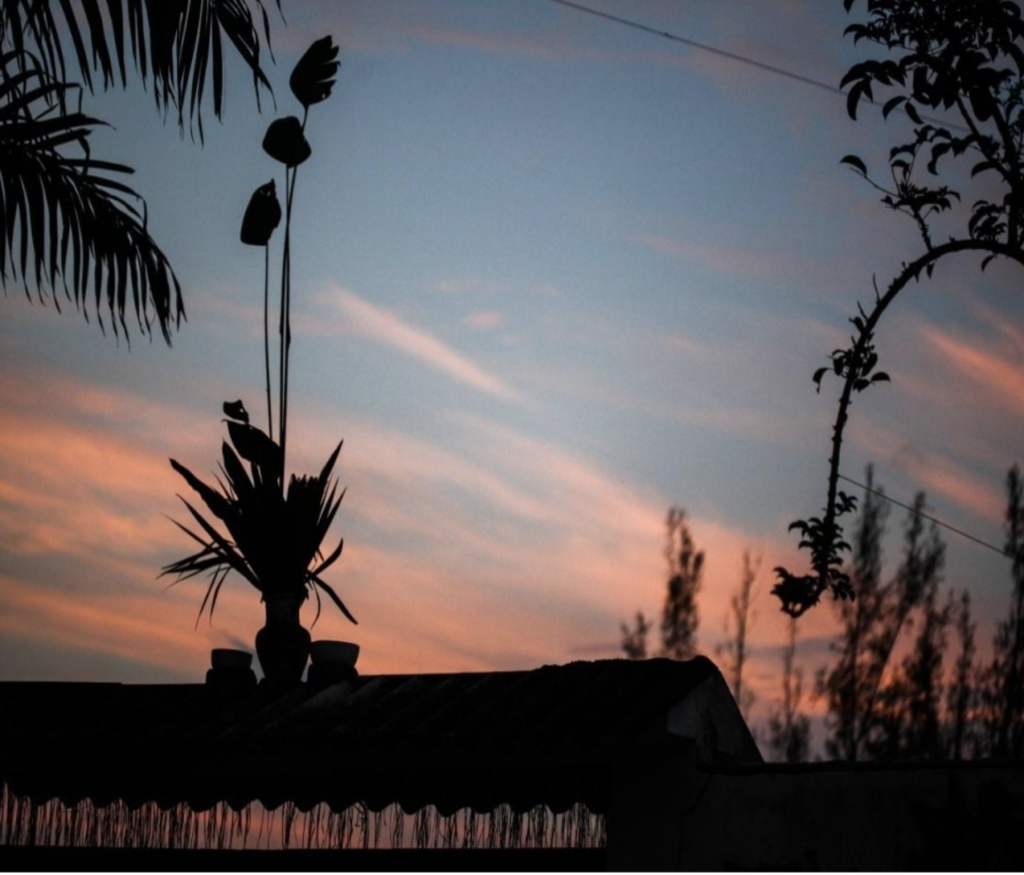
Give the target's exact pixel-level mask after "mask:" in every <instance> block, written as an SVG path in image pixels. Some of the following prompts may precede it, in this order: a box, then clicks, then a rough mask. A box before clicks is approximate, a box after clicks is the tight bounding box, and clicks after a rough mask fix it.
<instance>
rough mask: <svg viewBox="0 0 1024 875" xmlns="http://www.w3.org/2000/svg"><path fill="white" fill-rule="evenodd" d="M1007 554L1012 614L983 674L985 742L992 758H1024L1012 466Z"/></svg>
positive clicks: (1018, 498) (1021, 561) (1018, 513)
mask: <svg viewBox="0 0 1024 875" xmlns="http://www.w3.org/2000/svg"><path fill="white" fill-rule="evenodd" d="M1006 491H1007V506H1006V552H1007V553H1008V554H1009V555H1010V556H1012V557H1014V558H1013V565H1012V566H1011V578H1012V581H1013V592H1012V595H1011V598H1010V610H1009V611H1008V613H1007V616H1006V618H1005V619H1004V620H1002V621H1001V622H1000V623H999V625H998V627H997V629H996V635H995V640H994V641H993V656H992V663H991V665H990V666H989V670H988V673H987V678H986V680H987V683H986V690H985V699H986V704H987V706H988V707H987V709H986V710H987V723H988V740H989V744H990V746H991V748H992V753H993V754H994V755H995V756H998V757H1001V758H1006V757H1013V758H1014V759H1020V758H1021V757H1022V756H1024V490H1022V484H1021V474H1020V468H1019V467H1017V466H1016V465H1014V467H1013V468H1011V469H1010V473H1009V474H1008V475H1007V479H1006Z"/></svg>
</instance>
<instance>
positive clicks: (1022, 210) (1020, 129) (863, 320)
mask: <svg viewBox="0 0 1024 875" xmlns="http://www.w3.org/2000/svg"><path fill="white" fill-rule="evenodd" d="M856 4H857V0H843V5H844V6H845V8H846V10H847V12H849V11H850V10H852V9H853V7H854V6H855V5H856ZM866 5H867V12H868V20H867V21H865V22H856V23H853V24H851V25H850V26H849V27H847V29H846V34H847V35H850V36H852V37H853V39H854V42H855V43H857V42H859V41H860V40H866V41H868V42H871V43H874V44H876V45H879V46H881V47H883V48H884V49H886V50H888V51H889V52H890V53H891V54H892V55H894V56H895V57H894V58H887V59H884V60H877V59H872V60H867V61H863V62H861V63H858V64H855V65H854V66H853V67H851V68H850V70H849V71H848V72H847V74H846V76H844V77H843V80H842V83H841V86H842V87H844V88H845V87H847V86H848V87H849V91H848V92H847V111H848V113H849V115H850V117H851V118H853V119H856V117H857V110H858V107H859V105H860V102H861V101H862V100H863V99H865V98H866V99H868V100H870V101H872V102H873V101H874V100H875V89H876V88H877V87H879V86H881V87H884V88H889V89H894V90H895V91H896V92H897V93H896V94H895V95H894V96H892V97H890V98H889V99H888V100H886V101H885V103H884V104H883V107H882V114H883V116H884V117H885V118H888V117H889V116H890V115H891V114H892V113H893V112H894V111H895V110H897V109H899V110H901V111H902V112H903V113H904V114H905V115H906V116H907V117H908V118H909V119H910V121H911V122H912V123H913V125H914V128H913V138H912V139H910V140H908V141H907V142H905V143H902V144H899V145H897V146H895V147H893V148H892V149H891V150H890V152H889V168H888V171H889V176H890V178H891V183H890V182H885V183H882V182H880V181H878V180H877V179H876V178H875V177H873V176H872V175H871V174H870V173H869V171H868V167H867V165H866V163H865V162H864V161H863V160H862V159H861V158H860V157H858V156H857V155H847V156H846V157H844V158H843V159H842V161H841V162H840V163H842V164H845V165H847V166H849V167H850V168H851V169H852V170H853V172H855V173H856V174H858V175H859V176H861V177H862V178H863V179H865V180H866V181H867V182H868V184H869V185H871V186H872V187H873V188H874V189H875V190H876V191H878V192H879V193H881V195H882V197H881V202H882V204H883V205H884V206H885V207H887V208H888V209H890V210H893V211H894V212H897V213H900V214H902V215H905V216H907V217H909V218H910V219H911V220H912V221H913V222H914V224H915V226H916V228H917V230H918V233H919V235H920V237H921V240H922V242H923V244H924V253H923V254H921V255H919V256H918V257H917V258H916V259H915V260H913V261H911V262H909V263H906V262H905V263H904V264H903V266H902V267H901V269H900V272H899V273H898V274H897V276H896V277H895V278H894V279H893V280H892V281H891V282H890V284H889V286H888V288H887V289H886V291H885V293H884V294H880V293H879V291H878V287H877V285H876V286H875V303H874V306H873V307H872V309H871V311H870V312H866V311H865V310H864V309H863V307H860V306H859V305H858V315H857V316H856V317H854V318H853V319H852V320H851V322H852V323H853V325H854V327H855V328H856V334H855V335H853V336H852V337H851V338H850V346H849V347H848V348H846V349H843V350H836V351H835V352H833V353H832V356H831V359H832V362H831V368H829V367H825V368H819V369H818V370H817V371H816V372H815V374H814V382H815V384H816V386H817V387H818V390H819V391H820V389H821V382H822V379H823V378H824V377H825V375H826V374H827V373H829V371H832V372H833V373H834V374H835V375H836V376H838V377H841V378H842V380H843V388H842V392H841V394H840V396H839V402H838V409H837V412H836V418H835V422H834V425H833V428H832V454H831V457H830V459H829V478H828V497H827V500H826V504H825V507H824V510H823V515H822V516H820V517H811V518H810V519H807V520H797V521H796V522H794V523H793V524H792V526H791V527H790V528H791V530H792V529H796V530H798V531H799V532H800V535H801V540H800V547H801V549H806V550H809V551H810V554H811V569H812V573H810V574H804V575H797V574H794V573H792V572H790V571H789V570H788V569H786V568H784V567H779V568H776V569H775V572H776V576H777V578H778V583H777V584H776V586H775V588H774V590H773V592H774V593H775V594H776V595H777V596H778V597H779V599H780V600H781V602H782V609H783V610H784V611H786V612H787V613H789V614H791V615H792V616H799V615H800V614H802V613H803V612H804V611H806V610H808V609H809V608H810V607H812V606H813V605H816V604H817V603H818V601H819V600H820V598H821V596H822V594H823V593H824V592H825V591H827V590H830V591H831V592H832V593H833V595H834V596H835V597H837V598H840V599H843V598H852V597H854V596H855V592H854V589H853V587H852V585H851V582H850V577H849V575H848V574H847V573H846V572H845V571H843V567H842V566H843V562H842V556H843V554H844V553H845V552H848V551H849V549H850V548H849V545H848V544H847V543H846V541H844V540H843V529H842V525H841V524H840V518H841V517H843V516H844V515H845V514H847V513H849V512H850V511H852V510H853V509H854V506H855V502H854V500H853V499H852V498H851V497H850V496H848V495H847V494H846V493H844V492H842V491H841V490H839V489H838V481H839V465H840V459H841V454H842V444H843V435H844V431H845V428H846V424H847V421H848V419H849V411H850V406H851V404H852V403H853V397H854V395H855V394H859V393H860V392H863V391H864V390H865V389H867V388H868V387H869V386H871V385H874V384H875V383H878V382H887V381H888V379H889V378H888V375H887V374H885V373H884V372H875V370H874V369H875V366H876V365H877V363H878V356H877V353H876V351H875V347H874V338H875V332H876V330H877V327H878V324H879V321H880V319H881V317H882V315H883V314H884V313H885V311H886V310H887V309H888V307H889V305H890V304H891V303H892V301H893V300H894V299H895V297H896V296H897V295H898V294H899V293H900V292H901V291H902V290H903V289H904V288H905V287H906V286H907V285H908V284H909V283H910V282H911V281H915V282H916V281H918V280H920V278H921V275H922V273H923V274H925V275H926V276H927V277H929V278H930V277H931V276H932V272H933V271H934V269H935V266H936V264H938V263H939V262H940V261H941V260H942V259H944V258H946V257H947V256H951V255H954V254H956V253H960V252H977V253H979V254H982V255H983V256H984V257H983V259H982V261H981V269H982V270H984V269H985V268H986V267H987V266H988V264H989V263H990V262H991V261H992V260H993V259H994V258H997V257H1004V258H1007V259H1009V260H1011V261H1014V262H1016V263H1017V264H1019V265H1021V266H1024V246H1022V242H1024V241H1022V219H1024V169H1022V168H1024V160H1022V153H1024V84H1022V78H1021V77H1022V74H1024V21H1022V18H1021V11H1020V7H1019V6H1018V4H1017V3H1016V2H1011V0H974V2H969V3H959V2H941V0H866ZM926 111H927V112H928V113H930V114H929V115H927V116H926V115H925V113H926ZM936 113H947V114H952V115H954V116H955V117H956V118H957V121H956V122H953V121H949V122H945V123H944V122H943V121H942V120H941V119H938V118H936V115H935V114H936ZM966 156H970V157H971V159H972V160H973V162H974V163H973V164H972V166H971V178H972V179H973V178H975V177H977V176H979V175H980V174H983V173H992V174H995V176H996V179H997V184H998V186H999V187H1000V189H1001V191H1000V194H1001V197H1000V196H996V197H991V198H980V199H978V200H975V201H974V203H973V204H972V205H971V207H970V214H969V218H968V220H967V227H966V233H963V232H961V233H960V234H959V236H950V237H949V239H948V241H947V242H944V243H936V242H935V241H936V237H937V235H936V232H935V230H934V229H933V222H934V221H935V220H936V219H937V218H938V217H939V216H941V215H942V214H944V213H947V212H950V211H951V210H952V208H953V205H954V201H959V200H960V194H959V193H958V192H956V191H953V190H952V189H951V188H950V187H949V186H947V185H944V184H935V183H933V182H932V181H931V177H937V176H939V175H940V172H941V168H942V167H944V166H945V165H946V163H947V162H948V161H949V160H951V159H952V160H955V159H960V158H964V157H966ZM921 164H923V165H924V171H925V172H926V173H927V174H928V178H926V179H925V180H922V179H921V175H922V172H921V170H920V165H921Z"/></svg>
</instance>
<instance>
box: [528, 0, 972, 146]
mask: <svg viewBox="0 0 1024 875" xmlns="http://www.w3.org/2000/svg"><path fill="white" fill-rule="evenodd" d="M548 2H549V3H554V4H556V5H558V6H564V7H566V8H567V9H573V10H575V11H577V12H583V13H585V14H587V15H593V16H594V17H595V18H603V19H604V20H605V21H610V22H612V23H613V24H620V25H622V26H623V27H630V28H632V29H633V30H639V31H643V32H644V33H649V34H652V35H653V36H659V37H663V38H664V39H667V40H672V42H676V43H682V44H683V45H684V46H689V47H690V48H693V49H698V50H699V51H702V52H708V53H709V54H712V55H718V57H720V58H726V59H727V60H730V61H735V62H736V63H738V64H746V65H747V66H748V67H754V68H756V69H758V70H763V71H764V72H765V73H772V74H774V75H776V76H782V77H784V78H786V79H792V80H793V81H794V82H799V83H801V84H803V85H810V86H811V87H812V88H819V89H821V90H822V91H828V92H831V93H832V94H838V95H840V96H841V97H846V92H845V91H843V89H842V88H838V87H837V86H835V85H829V84H828V83H827V82H822V81H821V80H820V79H813V78H811V77H810V76H804V75H803V74H802V73H794V72H793V71H792V70H786V69H785V68H784V67H776V66H774V65H773V64H766V63H765V62H764V61H758V60H756V59H754V58H748V57H747V56H746V55H740V54H737V53H736V52H729V51H726V50H725V49H720V48H718V47H717V46H711V45H708V44H707V43H701V42H697V40H692V39H689V38H688V37H685V36H679V34H676V33H672V32H670V31H667V30H658V28H656V27H651V26H649V25H647V24H642V23H641V22H639V21H634V20H633V19H631V18H623V17H622V16H620V15H612V14H611V13H610V12H602V11H601V10H600V9H594V8H593V7H591V6H584V5H583V4H582V3H576V2H574V0H548ZM864 99H865V100H867V101H868V102H869V103H871V104H872V105H874V106H877V105H878V104H877V103H876V102H875V101H874V100H873V99H872V98H870V97H868V96H867V95H865V96H864ZM898 109H899V110H900V111H901V112H903V111H904V110H903V106H902V105H901V106H899V107H898ZM904 114H905V113H904ZM920 117H921V119H922V120H924V121H929V122H933V123H934V124H939V125H943V126H945V127H947V128H953V129H954V130H958V131H964V132H967V128H965V127H964V126H963V125H959V124H957V123H956V122H949V121H945V120H943V119H939V118H935V117H934V116H928V115H924V114H923V113H922V114H920Z"/></svg>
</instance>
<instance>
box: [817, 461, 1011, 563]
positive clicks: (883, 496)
mask: <svg viewBox="0 0 1024 875" xmlns="http://www.w3.org/2000/svg"><path fill="white" fill-rule="evenodd" d="M837 476H838V477H839V479H840V480H845V481H846V482H847V483H852V484H853V485H854V486H857V487H859V488H861V489H863V490H864V491H865V492H870V493H871V494H872V495H876V496H878V497H879V498H881V499H882V500H884V501H888V502H889V503H890V504H895V505H896V506H897V507H902V508H903V509H904V510H909V511H910V512H911V513H912V514H916V515H917V516H919V517H923V518H924V519H926V520H929V521H931V522H933V523H935V525H937V526H942V528H944V529H949V531H951V532H954V533H956V534H958V535H960V536H961V537H964V538H967V539H968V540H969V541H974V543H975V544H981V546H982V547H987V548H988V549H989V550H992V551H993V552H995V553H998V554H999V555H1000V556H1005V557H1006V558H1007V559H1016V557H1015V556H1014V555H1013V553H1011V552H1010V551H1009V550H1002V549H1000V548H999V547H996V546H995V545H994V544H990V543H989V542H988V541H983V540H982V539H981V538H976V537H975V536H974V535H972V534H970V533H968V532H965V531H964V530H963V529H958V528H957V527H956V526H951V525H950V524H949V523H944V522H943V521H942V520H940V519H938V518H937V517H933V516H931V514H927V513H925V512H924V511H922V510H918V509H917V508H916V507H911V506H910V505H909V504H904V503H903V502H902V501H897V500H896V499H895V498H890V497H889V496H888V495H886V494H885V493H884V492H880V491H879V490H877V489H872V488H871V487H870V486H866V485H865V484H863V483H858V482H857V481H856V480H854V479H852V478H850V477H846V476H845V475H843V474H839V475H837Z"/></svg>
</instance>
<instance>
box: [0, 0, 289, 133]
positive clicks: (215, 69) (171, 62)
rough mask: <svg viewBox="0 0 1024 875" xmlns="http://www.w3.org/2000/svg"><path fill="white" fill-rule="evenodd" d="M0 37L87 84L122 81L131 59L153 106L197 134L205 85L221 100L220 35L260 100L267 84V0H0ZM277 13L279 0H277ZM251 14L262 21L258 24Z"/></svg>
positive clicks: (217, 105)
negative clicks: (246, 72)
mask: <svg viewBox="0 0 1024 875" xmlns="http://www.w3.org/2000/svg"><path fill="white" fill-rule="evenodd" d="M0 3H2V5H0V43H2V45H4V46H5V47H10V48H13V49H15V50H18V51H22V50H34V52H35V53H36V54H37V55H38V58H39V60H40V63H41V65H42V69H43V72H45V73H46V74H47V75H48V76H49V77H50V78H53V79H56V80H58V81H65V80H66V79H67V74H68V63H67V59H66V56H67V58H70V59H73V61H74V70H75V72H76V74H77V75H80V76H81V78H82V82H83V84H84V85H85V86H86V87H87V88H88V89H89V90H95V89H96V88H99V87H102V88H104V89H105V88H108V87H110V86H112V85H120V86H122V87H123V86H125V85H126V84H127V81H128V68H129V66H130V65H132V64H133V65H134V67H135V70H136V72H137V73H138V74H139V77H140V78H141V79H142V82H143V84H144V85H145V87H146V88H148V89H151V91H152V94H153V97H154V100H155V102H156V105H157V108H158V109H160V110H161V111H162V112H166V111H168V110H172V109H173V110H174V111H175V112H176V114H177V119H178V125H179V127H181V128H182V130H184V129H185V127H186V125H187V126H189V127H190V128H191V126H192V125H193V124H195V125H196V127H197V130H198V132H199V134H200V136H202V109H203V105H204V98H205V95H206V94H207V89H209V91H210V92H211V93H212V102H213V112H214V115H215V116H216V117H217V118H220V117H221V113H222V112H223V105H224V79H225V70H224V55H223V42H224V40H225V39H226V40H227V41H228V42H230V43H231V45H232V46H234V49H235V54H236V55H237V57H238V59H239V60H240V61H241V62H242V63H243V64H244V65H245V66H246V67H247V68H248V69H249V71H250V72H251V73H252V78H253V89H254V91H255V93H256V99H257V102H259V97H260V90H261V89H263V88H265V89H266V90H267V91H268V92H269V91H270V82H269V80H268V79H267V76H266V74H265V73H264V71H263V60H262V55H263V48H264V46H266V49H267V50H268V51H270V50H271V46H270V21H269V16H268V14H267V6H268V5H269V0H0ZM275 5H276V6H277V9H278V12H280V0H276V2H275ZM257 19H259V20H260V22H261V27H258V26H257Z"/></svg>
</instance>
